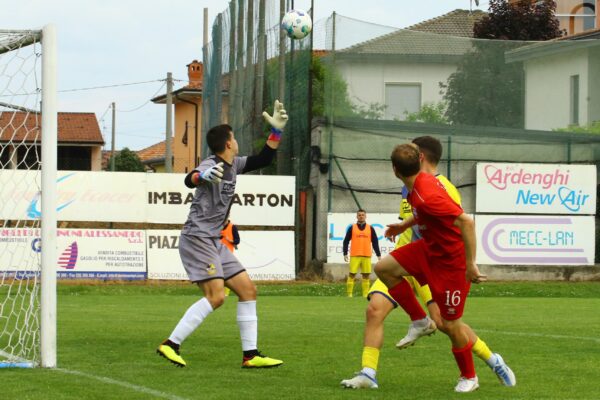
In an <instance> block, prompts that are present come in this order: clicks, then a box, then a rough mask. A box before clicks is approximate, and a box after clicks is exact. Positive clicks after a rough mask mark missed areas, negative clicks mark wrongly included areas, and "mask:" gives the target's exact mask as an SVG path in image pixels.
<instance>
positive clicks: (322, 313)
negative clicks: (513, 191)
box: [0, 283, 600, 400]
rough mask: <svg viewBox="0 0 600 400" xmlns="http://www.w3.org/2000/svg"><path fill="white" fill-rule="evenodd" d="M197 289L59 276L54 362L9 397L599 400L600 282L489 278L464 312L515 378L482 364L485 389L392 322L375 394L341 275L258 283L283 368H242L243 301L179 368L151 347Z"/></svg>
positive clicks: (8, 391)
mask: <svg viewBox="0 0 600 400" xmlns="http://www.w3.org/2000/svg"><path fill="white" fill-rule="evenodd" d="M199 293H200V292H199V290H198V289H197V288H194V287H192V286H191V285H166V286H164V285H163V286H161V285H147V286H135V285H123V284H112V285H107V284H104V285H97V286H81V285H64V284H62V285H59V299H58V301H59V303H58V310H59V314H58V346H59V347H58V362H59V368H58V369H56V370H46V369H30V370H13V369H3V370H0V382H1V384H0V398H1V399H6V400H9V399H51V400H54V399H161V398H163V399H172V400H181V399H228V400H231V399H242V398H244V399H390V398H393V399H455V398H456V399H459V398H461V399H464V398H470V399H598V398H600V380H599V377H600V372H599V371H600V312H599V311H598V310H600V283H578V284H575V283H572V284H567V283H537V284H533V283H510V284H509V283H487V284H484V285H481V286H477V287H474V288H473V291H472V295H471V296H470V297H469V300H468V303H467V309H466V314H465V321H466V322H468V323H469V324H470V325H471V326H472V327H473V328H474V329H475V331H476V332H477V333H478V334H479V335H480V337H481V338H483V339H484V340H485V341H486V342H487V344H488V345H489V346H490V347H491V348H492V350H493V351H497V352H499V353H501V354H502V355H503V357H504V358H505V360H506V361H507V362H508V363H509V365H510V366H511V367H512V369H513V370H514V371H515V374H516V376H517V381H518V384H517V387H515V388H505V387H503V386H501V385H500V384H499V383H498V381H497V380H496V377H495V376H494V375H493V373H492V372H491V371H490V370H489V368H488V367H487V366H486V365H485V364H484V363H483V362H482V361H480V360H479V359H476V360H475V363H476V368H477V371H478V375H479V380H480V385H481V387H480V389H479V390H478V391H477V392H475V393H471V394H466V395H465V394H462V395H460V394H455V393H453V388H454V384H455V382H456V379H457V377H458V370H457V368H456V366H455V363H454V360H453V358H452V355H451V352H450V344H449V340H448V339H447V338H446V337H445V336H444V335H443V334H441V333H437V334H436V335H434V336H432V337H428V338H424V339H422V340H421V341H419V342H418V343H417V344H416V345H415V346H414V347H411V348H409V349H407V350H402V351H398V350H396V348H395V347H394V343H395V342H396V341H397V340H398V339H399V338H400V337H402V336H403V335H404V334H405V332H406V328H407V323H408V322H407V321H408V320H407V318H406V317H405V316H404V315H403V313H402V312H401V311H394V312H393V313H392V315H390V317H389V318H388V320H387V322H386V327H385V329H386V341H385V344H384V348H383V350H382V354H381V358H380V365H379V373H378V380H379V385H380V388H379V389H378V390H369V391H366V390H351V389H342V388H341V387H340V386H339V382H340V381H341V380H342V379H345V378H349V377H351V376H352V375H353V373H354V372H356V371H358V370H359V369H360V356H361V351H362V331H363V326H364V311H365V307H366V304H367V303H366V301H365V300H364V299H362V298H346V297H343V293H344V286H343V285H341V284H295V285H260V286H259V293H260V297H259V302H258V308H259V348H260V349H261V350H262V351H263V352H264V353H265V354H267V355H270V356H272V357H276V358H281V359H283V360H284V362H285V364H284V365H283V366H282V367H280V368H275V369H268V370H244V369H241V368H240V364H241V349H240V341H239V332H238V329H237V325H236V322H235V305H236V299H235V297H229V298H228V299H227V300H226V304H225V305H224V306H223V308H222V309H220V310H217V312H215V313H213V314H211V315H210V316H209V318H208V319H207V320H206V321H205V323H204V324H203V325H202V326H201V327H200V329H198V330H197V331H196V332H194V334H193V335H192V336H190V337H189V338H188V340H187V341H186V342H185V343H184V345H183V346H182V355H183V356H184V358H185V359H186V361H187V362H188V367H187V368H184V369H179V368H175V367H174V366H173V365H171V364H169V363H168V362H167V361H166V360H164V359H163V358H160V357H159V356H157V355H156V354H155V349H156V347H157V345H158V344H159V343H160V341H161V340H163V339H164V338H165V337H166V336H167V335H168V334H169V333H170V331H171V329H172V328H173V327H174V326H175V324H176V323H177V321H178V320H179V318H180V316H181V315H182V314H183V312H184V311H185V310H186V308H187V307H188V306H189V305H190V304H191V303H192V302H194V301H195V300H196V299H198V298H199Z"/></svg>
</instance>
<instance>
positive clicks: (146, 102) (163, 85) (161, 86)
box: [117, 82, 166, 113]
mask: <svg viewBox="0 0 600 400" xmlns="http://www.w3.org/2000/svg"><path fill="white" fill-rule="evenodd" d="M165 85H166V82H163V84H162V85H160V87H159V88H158V90H157V91H156V92H154V94H153V95H151V96H150V99H153V98H154V96H156V95H157V94H158V92H160V91H161V90H162V88H164V87H165ZM148 103H150V100H146V101H145V102H143V103H142V104H141V105H139V106H138V107H134V108H132V109H130V110H117V112H121V113H128V112H133V111H137V110H139V109H140V108H142V107H144V106H146V105H147V104H148Z"/></svg>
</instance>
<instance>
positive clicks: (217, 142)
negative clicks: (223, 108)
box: [206, 124, 233, 154]
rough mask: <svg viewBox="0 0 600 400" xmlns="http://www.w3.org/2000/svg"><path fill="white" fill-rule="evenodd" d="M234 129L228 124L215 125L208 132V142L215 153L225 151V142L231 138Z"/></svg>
mask: <svg viewBox="0 0 600 400" xmlns="http://www.w3.org/2000/svg"><path fill="white" fill-rule="evenodd" d="M232 131H233V129H232V128H231V126H229V125H227V124H223V125H217V126H213V127H212V128H210V129H209V130H208V132H207V133H206V144H207V145H208V148H209V149H210V151H211V152H212V153H213V154H217V153H222V152H223V151H225V143H227V141H228V140H229V139H231V132H232Z"/></svg>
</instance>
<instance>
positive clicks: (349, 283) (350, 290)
mask: <svg viewBox="0 0 600 400" xmlns="http://www.w3.org/2000/svg"><path fill="white" fill-rule="evenodd" d="M353 292H354V278H350V277H348V279H347V280H346V293H348V297H352V293H353Z"/></svg>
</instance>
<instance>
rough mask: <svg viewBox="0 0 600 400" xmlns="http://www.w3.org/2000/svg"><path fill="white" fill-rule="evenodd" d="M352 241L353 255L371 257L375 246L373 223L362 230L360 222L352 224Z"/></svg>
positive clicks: (351, 252)
mask: <svg viewBox="0 0 600 400" xmlns="http://www.w3.org/2000/svg"><path fill="white" fill-rule="evenodd" d="M351 241H352V243H350V256H351V257H356V256H360V257H371V255H372V254H373V247H372V246H371V225H369V224H366V226H365V229H363V230H362V231H361V230H360V229H358V224H354V225H352V239H351Z"/></svg>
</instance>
